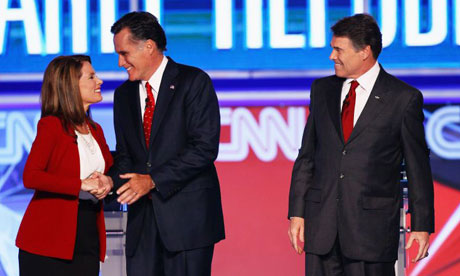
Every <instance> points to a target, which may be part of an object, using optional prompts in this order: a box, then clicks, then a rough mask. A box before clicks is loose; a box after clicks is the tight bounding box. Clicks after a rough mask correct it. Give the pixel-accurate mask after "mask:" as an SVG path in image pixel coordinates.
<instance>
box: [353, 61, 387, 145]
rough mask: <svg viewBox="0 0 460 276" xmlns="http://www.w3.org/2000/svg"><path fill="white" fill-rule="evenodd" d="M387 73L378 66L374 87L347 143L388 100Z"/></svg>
mask: <svg viewBox="0 0 460 276" xmlns="http://www.w3.org/2000/svg"><path fill="white" fill-rule="evenodd" d="M387 77H388V73H387V72H385V71H384V70H383V68H380V73H379V75H378V77H377V80H376V81H375V85H374V88H373V89H372V91H371V94H370V95H369V99H368V100H367V102H366V105H365V106H364V109H363V111H362V112H361V115H360V116H359V118H358V121H356V124H355V126H354V128H353V131H352V132H351V135H350V138H349V139H348V143H349V142H351V141H352V140H353V139H354V138H355V137H357V136H358V135H359V134H360V133H361V132H362V131H363V130H364V129H365V128H366V127H367V126H368V125H369V124H370V123H371V122H373V121H374V120H375V119H376V117H377V116H378V115H379V114H380V113H381V111H382V109H383V108H384V107H385V103H386V102H388V97H387V96H388V91H389V90H388V85H386V83H387V81H386V80H387Z"/></svg>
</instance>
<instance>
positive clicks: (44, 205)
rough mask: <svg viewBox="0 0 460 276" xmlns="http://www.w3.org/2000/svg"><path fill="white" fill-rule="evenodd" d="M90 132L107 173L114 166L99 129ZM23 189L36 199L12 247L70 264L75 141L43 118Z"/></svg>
mask: <svg viewBox="0 0 460 276" xmlns="http://www.w3.org/2000/svg"><path fill="white" fill-rule="evenodd" d="M90 129H91V133H92V135H93V137H94V138H95V139H96V141H97V142H98V144H99V147H100V148H101V151H102V155H103V157H104V160H105V171H107V170H108V169H109V168H110V166H112V164H113V159H112V156H111V154H110V151H109V147H108V146H107V144H106V141H105V138H104V133H103V131H102V128H101V127H100V126H99V125H97V127H96V130H94V129H93V128H90ZM23 181H24V186H25V187H26V188H29V189H34V190H35V193H34V196H33V197H32V200H31V201H30V203H29V206H28V207H27V210H26V212H25V214H24V217H23V219H22V222H21V226H20V227H19V232H18V236H17V237H16V246H17V247H19V248H20V249H22V250H24V251H27V252H30V253H34V254H37V255H42V256H48V257H55V258H60V259H67V260H71V259H72V258H73V252H74V246H75V239H76V232H77V213H78V194H79V192H80V188H81V181H80V157H79V154H78V147H77V144H76V142H75V138H74V137H72V136H70V135H68V134H67V133H66V132H65V131H64V128H63V127H62V125H61V122H60V120H59V119H58V118H57V117H54V116H47V117H44V118H41V119H40V121H39V122H38V126H37V137H36V138H35V141H34V142H33V144H32V149H31V150H30V154H29V157H28V159H27V162H26V165H25V168H24V174H23ZM97 225H98V232H99V241H100V253H99V257H100V260H101V261H104V259H105V249H106V240H105V239H106V237H105V224H104V213H103V211H102V204H101V210H100V211H99V212H98V215H97Z"/></svg>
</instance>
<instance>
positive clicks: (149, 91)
mask: <svg viewBox="0 0 460 276" xmlns="http://www.w3.org/2000/svg"><path fill="white" fill-rule="evenodd" d="M145 89H146V90H147V99H148V101H147V104H148V105H149V106H151V105H152V104H155V99H154V98H153V93H152V86H151V85H150V83H149V82H146V83H145Z"/></svg>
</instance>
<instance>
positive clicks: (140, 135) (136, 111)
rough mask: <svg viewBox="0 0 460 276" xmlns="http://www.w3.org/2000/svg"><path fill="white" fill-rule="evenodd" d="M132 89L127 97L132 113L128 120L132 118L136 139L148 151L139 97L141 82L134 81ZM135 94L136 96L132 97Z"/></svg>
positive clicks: (129, 89) (131, 83) (131, 85)
mask: <svg viewBox="0 0 460 276" xmlns="http://www.w3.org/2000/svg"><path fill="white" fill-rule="evenodd" d="M129 85H130V87H129V88H128V89H127V90H128V92H129V96H128V97H125V98H126V101H129V107H130V108H129V110H130V112H131V114H130V116H127V118H132V121H131V122H132V125H133V128H134V130H135V133H136V138H137V139H139V142H140V144H141V145H142V147H143V148H144V150H147V147H146V145H145V136H144V125H143V124H142V113H141V101H140V96H139V82H138V81H134V82H130V84H129ZM131 94H134V95H131Z"/></svg>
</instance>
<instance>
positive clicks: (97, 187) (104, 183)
mask: <svg viewBox="0 0 460 276" xmlns="http://www.w3.org/2000/svg"><path fill="white" fill-rule="evenodd" d="M112 188H113V181H112V178H110V177H109V176H106V175H104V174H102V173H100V172H97V171H95V172H93V173H92V174H91V175H90V176H89V177H88V178H86V179H82V180H81V190H82V191H85V192H88V193H90V194H92V195H93V196H94V197H96V198H97V199H99V200H101V199H103V198H105V197H106V196H107V194H109V193H110V191H111V190H112Z"/></svg>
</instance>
